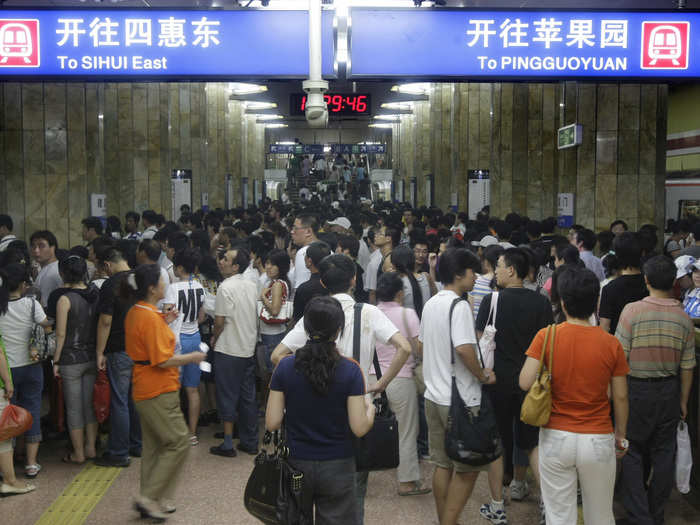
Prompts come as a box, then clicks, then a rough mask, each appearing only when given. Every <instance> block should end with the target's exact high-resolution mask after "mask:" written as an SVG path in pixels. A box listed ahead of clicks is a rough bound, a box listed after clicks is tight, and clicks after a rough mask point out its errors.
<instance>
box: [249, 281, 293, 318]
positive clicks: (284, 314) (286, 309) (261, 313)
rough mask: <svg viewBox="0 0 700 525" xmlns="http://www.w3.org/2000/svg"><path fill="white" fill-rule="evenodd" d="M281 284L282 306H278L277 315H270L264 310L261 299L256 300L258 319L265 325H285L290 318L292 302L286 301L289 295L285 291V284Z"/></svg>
mask: <svg viewBox="0 0 700 525" xmlns="http://www.w3.org/2000/svg"><path fill="white" fill-rule="evenodd" d="M281 282H282V287H283V288H284V291H283V292H282V304H281V305H280V311H279V313H278V314H277V315H272V314H271V313H270V312H269V311H268V309H267V308H265V303H263V301H262V299H258V305H257V308H258V319H260V320H261V321H262V322H263V323H265V324H272V325H274V324H287V323H288V322H289V320H290V319H291V318H292V302H291V301H289V300H288V296H289V293H288V291H287V283H285V282H284V281H281ZM273 284H274V283H273ZM270 295H271V294H270ZM268 299H269V297H268Z"/></svg>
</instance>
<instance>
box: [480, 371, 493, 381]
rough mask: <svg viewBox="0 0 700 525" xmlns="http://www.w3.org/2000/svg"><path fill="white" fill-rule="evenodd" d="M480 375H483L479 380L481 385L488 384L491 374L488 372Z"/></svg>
mask: <svg viewBox="0 0 700 525" xmlns="http://www.w3.org/2000/svg"><path fill="white" fill-rule="evenodd" d="M482 373H483V380H482V379H479V381H481V382H482V383H488V382H489V379H490V378H491V374H489V373H488V372H482Z"/></svg>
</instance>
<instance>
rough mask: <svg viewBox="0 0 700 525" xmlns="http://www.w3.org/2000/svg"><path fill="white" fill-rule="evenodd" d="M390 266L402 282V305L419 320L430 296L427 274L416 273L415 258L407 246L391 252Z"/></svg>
mask: <svg viewBox="0 0 700 525" xmlns="http://www.w3.org/2000/svg"><path fill="white" fill-rule="evenodd" d="M391 264H392V266H393V267H394V269H395V270H396V272H397V273H398V274H399V275H400V276H401V280H402V281H403V290H404V295H403V305H404V306H405V307H406V308H412V309H413V310H415V311H416V313H417V314H418V318H419V319H420V318H421V316H422V314H423V305H424V304H425V303H427V302H428V299H430V297H431V296H432V293H431V292H430V290H431V286H430V276H429V275H428V273H427V272H422V273H416V272H415V271H414V270H415V267H416V256H415V254H414V253H413V250H411V248H409V247H408V246H398V247H396V248H394V251H393V252H391Z"/></svg>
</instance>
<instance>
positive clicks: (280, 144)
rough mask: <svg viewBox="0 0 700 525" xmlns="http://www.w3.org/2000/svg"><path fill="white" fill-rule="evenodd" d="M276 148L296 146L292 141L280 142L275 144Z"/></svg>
mask: <svg viewBox="0 0 700 525" xmlns="http://www.w3.org/2000/svg"><path fill="white" fill-rule="evenodd" d="M275 144H277V145H278V146H292V145H293V144H296V142H294V141H292V140H283V141H282V142H275Z"/></svg>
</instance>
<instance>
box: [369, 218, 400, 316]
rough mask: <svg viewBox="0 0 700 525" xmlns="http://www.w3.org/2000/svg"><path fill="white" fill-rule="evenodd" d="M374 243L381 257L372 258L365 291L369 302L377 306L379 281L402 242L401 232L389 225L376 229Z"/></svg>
mask: <svg viewBox="0 0 700 525" xmlns="http://www.w3.org/2000/svg"><path fill="white" fill-rule="evenodd" d="M372 242H373V243H374V245H375V246H376V247H377V250H376V251H377V252H379V256H375V257H374V258H373V257H370V261H369V264H367V272H366V274H365V279H366V280H365V283H364V285H365V290H367V291H368V292H369V302H370V303H372V304H377V296H376V290H377V280H378V279H379V276H380V275H381V274H382V273H383V272H384V268H382V266H383V265H384V263H385V262H386V261H387V260H388V259H389V257H390V256H391V252H392V251H393V250H394V248H395V247H396V246H398V245H399V243H400V242H401V230H399V229H397V228H394V227H392V226H387V225H384V226H381V227H379V228H375V229H374V240H373V241H372ZM373 255H374V254H373Z"/></svg>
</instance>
